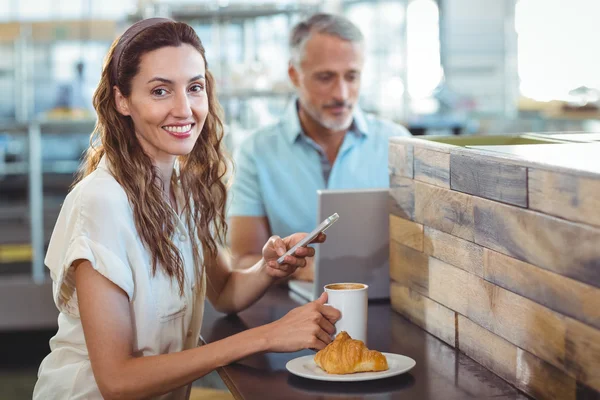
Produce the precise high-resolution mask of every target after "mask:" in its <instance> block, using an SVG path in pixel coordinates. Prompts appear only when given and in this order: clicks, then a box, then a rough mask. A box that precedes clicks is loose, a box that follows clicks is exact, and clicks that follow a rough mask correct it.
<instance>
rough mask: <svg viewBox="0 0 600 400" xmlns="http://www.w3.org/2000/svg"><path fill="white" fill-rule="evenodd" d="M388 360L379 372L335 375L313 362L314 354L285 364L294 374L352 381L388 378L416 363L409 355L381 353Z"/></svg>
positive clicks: (405, 370)
mask: <svg viewBox="0 0 600 400" xmlns="http://www.w3.org/2000/svg"><path fill="white" fill-rule="evenodd" d="M382 354H383V355H384V356H385V358H386V359H387V362H388V369H387V370H386V371H380V372H358V373H355V374H346V375H336V374H328V373H327V372H325V371H323V370H322V369H321V368H319V367H318V366H317V364H315V361H314V358H315V356H303V357H298V358H294V359H293V360H291V361H288V363H287V364H286V365H285V367H286V368H287V370H288V371H290V372H291V373H292V374H294V375H298V376H301V377H303V378H308V379H316V380H318V381H332V382H353V381H370V380H373V379H383V378H389V377H390V376H396V375H400V374H403V373H405V372H408V371H410V370H411V369H412V368H413V367H414V366H415V365H416V364H417V363H416V361H415V360H413V359H412V358H410V357H406V356H403V355H400V354H393V353H382Z"/></svg>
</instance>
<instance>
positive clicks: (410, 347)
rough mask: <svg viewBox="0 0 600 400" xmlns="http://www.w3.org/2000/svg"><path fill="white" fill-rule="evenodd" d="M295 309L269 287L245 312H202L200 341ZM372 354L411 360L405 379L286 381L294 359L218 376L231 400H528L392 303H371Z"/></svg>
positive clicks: (259, 362)
mask: <svg viewBox="0 0 600 400" xmlns="http://www.w3.org/2000/svg"><path fill="white" fill-rule="evenodd" d="M296 306H298V303H296V302H295V301H294V300H293V299H292V297H291V296H290V294H289V292H288V290H287V288H284V287H274V288H272V289H271V290H270V291H269V292H267V293H266V294H265V296H264V297H263V298H262V299H261V300H260V301H259V302H257V303H256V304H254V305H253V306H252V307H250V308H249V309H248V310H246V311H244V312H242V313H240V314H239V315H232V316H225V315H223V314H220V313H218V312H216V311H215V310H214V309H213V308H212V307H211V306H210V304H207V305H206V311H205V315H204V322H203V327H202V339H203V341H204V342H205V343H210V342H214V341H217V340H219V339H223V338H225V337H227V336H230V335H233V334H235V333H238V332H241V331H243V330H245V329H249V328H253V327H257V326H260V325H263V324H266V323H269V322H272V321H274V320H276V319H279V318H281V317H282V316H284V315H285V314H286V313H287V312H288V311H289V310H291V309H292V308H294V307H296ZM368 345H369V347H370V348H373V349H376V350H379V351H383V352H391V353H398V354H403V355H406V356H408V357H411V358H413V359H415V360H416V362H417V365H416V366H415V368H413V369H412V370H411V371H410V372H409V373H406V374H403V375H400V376H396V377H392V378H387V379H382V380H375V381H368V382H320V381H313V380H309V379H304V378H300V377H296V376H294V375H292V374H290V373H289V372H288V371H287V370H286V368H285V364H286V363H287V362H288V361H290V360H292V359H294V358H296V357H300V356H305V355H310V354H314V352H312V351H309V350H304V351H301V352H297V353H280V354H276V353H266V354H257V355H254V356H251V357H247V358H246V359H243V360H241V361H240V362H237V363H234V364H232V365H228V366H226V367H223V368H219V369H218V373H219V375H220V376H221V378H222V379H223V381H224V382H225V384H226V385H227V387H228V388H229V390H230V391H231V392H232V393H233V395H234V397H235V398H236V399H244V400H247V399H326V398H352V399H367V398H368V399H373V398H383V399H420V400H425V399H444V400H452V399H456V400H459V399H460V400H463V399H475V398H477V399H485V398H494V399H527V398H528V397H527V396H525V395H523V394H521V393H520V392H519V391H517V390H516V389H515V388H514V387H512V386H511V385H509V384H508V383H506V382H505V381H503V380H502V379H501V378H499V377H498V376H496V375H494V374H493V373H492V372H490V371H488V370H487V369H485V368H484V367H483V366H481V365H480V364H478V363H476V362H475V361H473V360H472V359H470V358H469V357H467V356H465V355H464V354H462V353H459V352H457V351H456V350H455V349H454V348H452V347H451V346H449V345H447V344H445V343H444V342H442V341H441V340H439V339H437V338H435V337H434V336H432V335H430V334H428V333H427V332H425V331H424V330H422V329H421V328H419V327H417V326H416V325H414V324H412V323H411V322H409V321H408V320H407V319H405V318H404V317H402V316H400V315H399V314H397V313H395V312H393V310H392V308H391V307H390V304H389V303H381V302H380V303H374V304H369V327H368Z"/></svg>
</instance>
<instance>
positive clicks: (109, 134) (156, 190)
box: [75, 21, 228, 294]
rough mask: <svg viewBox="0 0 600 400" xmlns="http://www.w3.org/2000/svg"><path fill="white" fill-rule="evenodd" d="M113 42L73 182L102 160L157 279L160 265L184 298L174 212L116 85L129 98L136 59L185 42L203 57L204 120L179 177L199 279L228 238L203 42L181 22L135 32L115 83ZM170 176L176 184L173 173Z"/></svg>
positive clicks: (217, 109)
mask: <svg viewBox="0 0 600 400" xmlns="http://www.w3.org/2000/svg"><path fill="white" fill-rule="evenodd" d="M117 43H118V39H117V40H115V42H114V43H113V44H112V46H111V48H110V50H109V52H108V55H107V57H106V60H105V61H104V65H103V68H102V76H101V78H100V83H99V85H98V88H97V89H96V91H95V93H94V100H93V103H94V108H95V109H96V112H97V114H98V120H97V123H96V127H95V129H94V132H93V133H92V136H91V138H90V147H89V148H88V150H87V152H86V154H85V160H84V163H83V164H82V167H81V169H80V170H79V172H78V174H77V177H76V180H75V184H76V183H77V182H79V181H81V180H82V179H83V178H84V177H85V176H87V175H88V174H90V173H91V172H93V171H94V170H95V169H96V167H97V166H98V163H99V162H100V159H101V158H102V156H106V158H107V160H108V163H109V165H110V169H111V173H112V174H113V175H114V177H115V179H116V180H117V182H119V184H120V185H121V186H122V187H123V189H124V190H125V192H126V193H127V197H128V199H129V202H130V204H131V206H132V209H133V216H134V220H135V226H136V228H137V231H138V233H139V235H140V237H141V239H142V240H143V242H144V244H145V246H146V247H147V249H148V251H149V252H150V254H151V259H152V273H153V274H156V270H157V268H162V269H163V270H164V272H165V273H166V274H167V275H168V276H170V277H171V278H172V279H173V278H174V279H176V280H177V282H178V284H179V289H180V294H183V288H184V282H185V269H184V265H183V257H182V255H181V254H180V252H179V250H178V248H177V246H176V245H175V244H174V243H173V240H172V238H173V235H174V233H175V228H176V222H175V218H174V215H173V211H172V209H171V207H170V206H169V204H168V202H167V200H166V199H165V197H164V195H163V183H162V182H161V180H160V178H159V176H158V173H157V169H156V168H155V167H154V165H153V163H152V159H151V158H150V157H149V156H148V155H147V154H146V153H145V152H144V150H143V149H142V146H141V145H140V143H139V141H138V139H137V137H136V135H135V131H134V125H133V121H132V119H131V118H130V117H128V116H123V115H122V114H120V113H119V112H118V111H117V106H116V103H115V96H114V92H113V87H114V86H117V87H118V88H119V90H120V91H121V93H122V94H123V95H124V96H125V97H128V96H129V95H130V94H131V81H132V79H133V77H134V76H135V75H136V74H137V73H138V70H139V65H140V60H141V57H142V56H143V55H144V54H145V53H148V52H150V51H153V50H157V49H160V48H162V47H167V46H175V47H177V46H180V45H182V44H189V45H191V46H193V47H194V48H195V49H196V50H198V51H199V52H200V54H201V55H202V58H203V59H204V65H205V67H206V90H207V95H208V104H209V106H208V116H207V117H206V121H205V123H204V126H203V127H202V131H201V134H200V136H199V137H198V140H197V142H196V144H195V145H194V148H193V149H192V151H191V152H190V153H189V154H188V155H185V156H180V157H178V162H179V167H180V173H179V180H180V185H181V187H182V189H183V193H184V194H185V199H186V204H185V205H184V207H183V209H182V212H183V216H185V218H186V219H187V222H188V226H187V228H188V234H189V237H190V240H191V242H192V246H193V253H194V263H195V267H196V268H195V271H196V276H195V278H196V279H199V278H201V276H200V274H199V271H200V270H202V271H203V270H204V269H203V268H201V265H202V264H203V265H204V267H205V268H211V267H212V266H213V265H214V264H215V263H216V260H217V254H218V248H219V245H222V244H223V243H224V238H225V236H226V234H227V223H226V217H225V204H226V196H227V188H226V185H225V183H224V176H225V174H226V172H227V162H228V158H227V156H226V155H225V152H224V150H223V148H222V140H223V123H222V115H223V112H222V108H221V106H220V105H219V102H218V100H217V95H216V91H215V80H214V78H213V76H212V74H211V73H210V72H209V70H208V65H207V63H206V57H205V51H204V46H203V45H202V42H201V41H200V38H199V37H198V35H197V34H196V33H195V32H194V30H193V29H192V27H190V26H189V25H187V24H185V23H181V22H174V21H173V22H165V23H161V24H158V25H154V26H150V27H148V28H146V29H145V30H143V31H142V32H141V33H139V34H138V35H137V36H136V37H135V38H134V39H132V40H131V42H130V43H129V44H128V45H127V46H126V48H125V49H124V51H123V53H122V55H121V60H120V62H119V68H118V71H117V76H116V81H117V82H114V81H113V80H114V78H113V77H112V74H111V63H112V61H113V55H114V50H115V46H116V45H117ZM171 179H172V184H175V183H176V182H175V180H176V177H175V174H173V177H172V178H171ZM194 238H198V239H199V241H200V243H201V246H202V257H201V256H200V252H199V248H198V241H197V240H194ZM197 282H198V281H197Z"/></svg>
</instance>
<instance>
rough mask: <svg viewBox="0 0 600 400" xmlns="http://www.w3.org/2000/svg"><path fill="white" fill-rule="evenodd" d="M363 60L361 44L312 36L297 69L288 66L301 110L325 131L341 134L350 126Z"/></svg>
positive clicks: (336, 38)
mask: <svg viewBox="0 0 600 400" xmlns="http://www.w3.org/2000/svg"><path fill="white" fill-rule="evenodd" d="M363 60H364V57H363V46H362V44H360V43H352V42H349V41H346V40H342V39H340V38H338V37H336V36H332V35H327V34H319V33H315V34H313V35H312V36H311V37H310V38H309V39H308V41H307V42H306V45H305V48H304V53H303V56H302V58H301V60H300V67H299V68H298V67H297V66H295V65H293V64H290V69H289V74H290V78H291V80H292V83H293V84H294V86H295V87H296V89H297V91H298V96H299V100H300V106H301V107H302V108H303V110H304V111H306V113H308V114H309V115H310V117H312V119H313V120H315V121H316V122H318V123H319V124H320V125H321V126H323V127H324V128H327V129H329V130H332V131H342V130H346V129H348V128H349V127H350V124H352V112H353V110H354V107H355V105H356V102H357V101H358V96H359V92H360V78H361V72H362V68H363Z"/></svg>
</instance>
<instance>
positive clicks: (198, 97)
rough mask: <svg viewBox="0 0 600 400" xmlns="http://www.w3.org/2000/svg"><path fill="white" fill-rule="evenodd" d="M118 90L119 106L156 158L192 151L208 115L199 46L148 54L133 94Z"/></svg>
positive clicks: (164, 161) (160, 160)
mask: <svg viewBox="0 0 600 400" xmlns="http://www.w3.org/2000/svg"><path fill="white" fill-rule="evenodd" d="M115 92H116V93H115V96H116V98H115V99H116V104H117V108H118V110H119V112H121V114H123V115H129V116H130V117H131V118H132V120H133V123H134V126H135V134H136V136H137V138H138V140H139V141H140V143H141V145H142V147H143V148H144V151H145V152H146V153H147V154H148V155H149V156H150V157H151V158H152V159H154V161H155V162H156V163H157V164H171V163H173V162H174V160H175V157H176V156H181V155H186V154H189V153H190V152H191V151H192V149H193V148H194V145H195V143H196V140H197V139H198V136H199V135H200V132H201V131H202V127H203V126H204V121H205V120H206V116H207V115H208V95H207V92H206V70H205V64H204V59H203V58H202V55H201V54H200V53H199V52H198V51H197V50H196V49H195V48H194V47H192V46H190V45H188V44H183V45H181V46H178V47H163V48H160V49H157V50H154V51H151V52H149V53H146V54H144V55H143V56H142V58H141V60H140V66H139V72H138V73H137V75H136V76H135V77H134V78H133V80H132V82H131V95H130V96H129V97H128V98H125V97H123V96H122V95H121V93H120V92H119V90H118V89H117V90H116V91H115Z"/></svg>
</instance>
